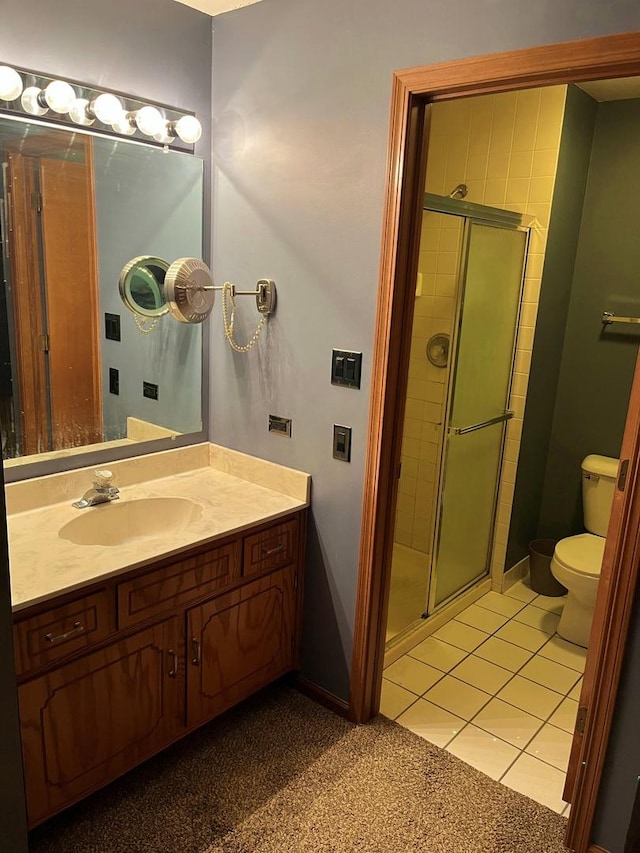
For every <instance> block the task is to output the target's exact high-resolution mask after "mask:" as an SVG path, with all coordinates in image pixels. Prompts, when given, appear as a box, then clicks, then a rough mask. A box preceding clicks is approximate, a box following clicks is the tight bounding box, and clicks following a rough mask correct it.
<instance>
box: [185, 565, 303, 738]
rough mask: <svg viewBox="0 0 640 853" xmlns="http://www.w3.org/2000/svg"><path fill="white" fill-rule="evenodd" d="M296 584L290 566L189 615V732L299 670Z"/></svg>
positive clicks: (293, 571)
mask: <svg viewBox="0 0 640 853" xmlns="http://www.w3.org/2000/svg"><path fill="white" fill-rule="evenodd" d="M296 581H297V574H296V571H295V566H292V565H291V566H288V567H287V568H286V569H281V570H280V571H276V572H272V573H271V574H268V575H265V576H264V577H262V578H261V579H260V580H257V581H254V582H253V583H249V584H246V585H245V586H241V587H239V588H238V589H236V590H234V591H233V592H230V593H227V595H221V596H219V597H218V598H214V599H213V600H212V601H207V602H206V603H205V604H201V605H200V606H199V607H194V608H192V609H191V610H189V612H188V613H187V637H188V640H189V650H188V662H187V720H188V725H189V726H194V725H197V724H199V723H201V722H204V721H205V720H209V719H211V718H212V717H215V716H216V715H218V714H220V713H222V711H226V710H227V708H230V707H231V706H232V705H235V704H236V703H237V702H240V701H241V700H242V699H245V698H246V697H247V696H250V695H251V693H254V692H255V691H256V690H259V689H260V688H261V687H264V686H265V684H269V683H270V682H271V681H274V679H276V678H278V677H279V676H281V675H284V673H286V672H289V671H290V670H291V669H293V668H294V662H295V651H296V649H295V643H296V630H295V629H296Z"/></svg>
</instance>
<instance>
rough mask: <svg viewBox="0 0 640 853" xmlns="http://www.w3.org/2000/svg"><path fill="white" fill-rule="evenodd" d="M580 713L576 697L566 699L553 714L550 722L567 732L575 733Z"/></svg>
mask: <svg viewBox="0 0 640 853" xmlns="http://www.w3.org/2000/svg"><path fill="white" fill-rule="evenodd" d="M577 715H578V703H577V701H576V700H575V699H568V698H567V699H564V700H563V702H562V704H561V705H560V707H559V708H558V710H557V711H556V712H555V713H554V714H552V716H551V718H550V719H549V722H550V723H551V725H552V726H557V727H558V728H559V729H562V730H563V731H565V732H569V734H570V735H573V730H574V729H575V726H576V717H577Z"/></svg>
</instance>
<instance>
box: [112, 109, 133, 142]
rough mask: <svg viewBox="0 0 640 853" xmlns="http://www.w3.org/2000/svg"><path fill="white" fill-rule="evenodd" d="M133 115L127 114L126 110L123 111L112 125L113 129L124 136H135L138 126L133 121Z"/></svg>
mask: <svg viewBox="0 0 640 853" xmlns="http://www.w3.org/2000/svg"><path fill="white" fill-rule="evenodd" d="M132 115H133V113H126V112H125V111H124V110H121V111H120V115H119V116H118V118H117V119H116V120H115V121H114V122H113V123H112V124H111V127H112V128H113V129H114V130H115V132H116V133H121V134H122V135H123V136H133V134H134V133H135V132H136V126H135V124H133V122H132V120H131V116H132Z"/></svg>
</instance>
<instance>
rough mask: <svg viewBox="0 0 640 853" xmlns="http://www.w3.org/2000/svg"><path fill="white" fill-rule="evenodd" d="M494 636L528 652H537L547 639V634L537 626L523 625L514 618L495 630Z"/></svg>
mask: <svg viewBox="0 0 640 853" xmlns="http://www.w3.org/2000/svg"><path fill="white" fill-rule="evenodd" d="M495 636H496V637H497V638H498V639H499V640H505V641H506V642H507V643H513V644H514V645H516V646H520V647H521V648H523V649H528V650H529V651H530V652H537V651H538V649H540V648H541V647H542V646H544V644H545V643H546V642H547V641H548V640H549V635H548V634H545V633H544V631H540V629H539V628H532V627H531V626H530V625H523V624H522V623H521V622H515V621H514V620H511V621H510V622H507V624H506V625H504V626H503V627H502V628H500V630H499V631H496V634H495Z"/></svg>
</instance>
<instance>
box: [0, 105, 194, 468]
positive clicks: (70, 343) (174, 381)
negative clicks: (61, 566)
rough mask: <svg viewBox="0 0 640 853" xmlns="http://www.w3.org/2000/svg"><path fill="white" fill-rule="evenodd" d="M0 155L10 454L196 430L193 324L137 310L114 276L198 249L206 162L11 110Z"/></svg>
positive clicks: (2, 345) (3, 390) (3, 358)
mask: <svg viewBox="0 0 640 853" xmlns="http://www.w3.org/2000/svg"><path fill="white" fill-rule="evenodd" d="M0 154H1V157H2V171H1V172H0V189H1V192H0V240H1V242H2V253H1V255H0V284H1V288H0V429H1V434H2V455H3V458H4V459H5V460H6V464H9V465H12V464H16V463H18V462H24V461H25V457H29V458H31V457H33V456H34V455H38V456H36V458H38V459H42V458H44V457H43V456H42V454H49V455H51V454H53V455H54V456H56V455H67V454H69V453H71V452H73V449H75V448H84V449H86V448H87V447H91V448H92V447H94V446H97V447H102V446H104V443H105V442H109V443H111V445H114V444H115V445H119V444H128V443H130V442H136V441H147V440H152V439H154V438H163V437H167V436H173V435H176V434H184V433H194V432H199V431H200V430H201V429H202V412H201V398H202V395H201V386H202V329H201V327H200V326H187V325H184V324H182V323H177V322H175V320H173V319H172V318H171V317H170V316H168V315H163V316H159V317H157V318H156V321H155V323H147V324H145V323H140V321H139V319H140V318H139V317H138V321H137V322H136V317H135V315H134V314H133V313H131V312H130V311H128V310H127V308H126V307H125V305H124V303H123V301H122V299H121V296H120V293H119V287H118V278H119V275H120V272H121V270H122V268H123V267H124V266H125V265H126V264H127V263H128V262H129V261H130V260H131V259H133V258H136V257H139V256H142V255H146V256H157V257H158V258H167V259H169V261H172V260H173V259H174V258H178V257H196V258H200V257H202V208H203V164H202V160H200V159H199V158H197V157H194V156H193V155H191V154H185V153H182V152H177V151H163V150H162V149H160V148H157V147H152V146H148V145H141V144H139V143H135V142H130V141H127V140H113V139H107V138H102V137H97V136H91V135H88V134H84V133H75V132H72V131H68V130H59V129H56V128H52V127H47V126H42V125H38V124H36V123H30V122H28V121H23V120H20V121H16V120H13V119H9V118H6V119H5V118H2V119H0ZM12 460H15V462H13V461H12Z"/></svg>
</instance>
